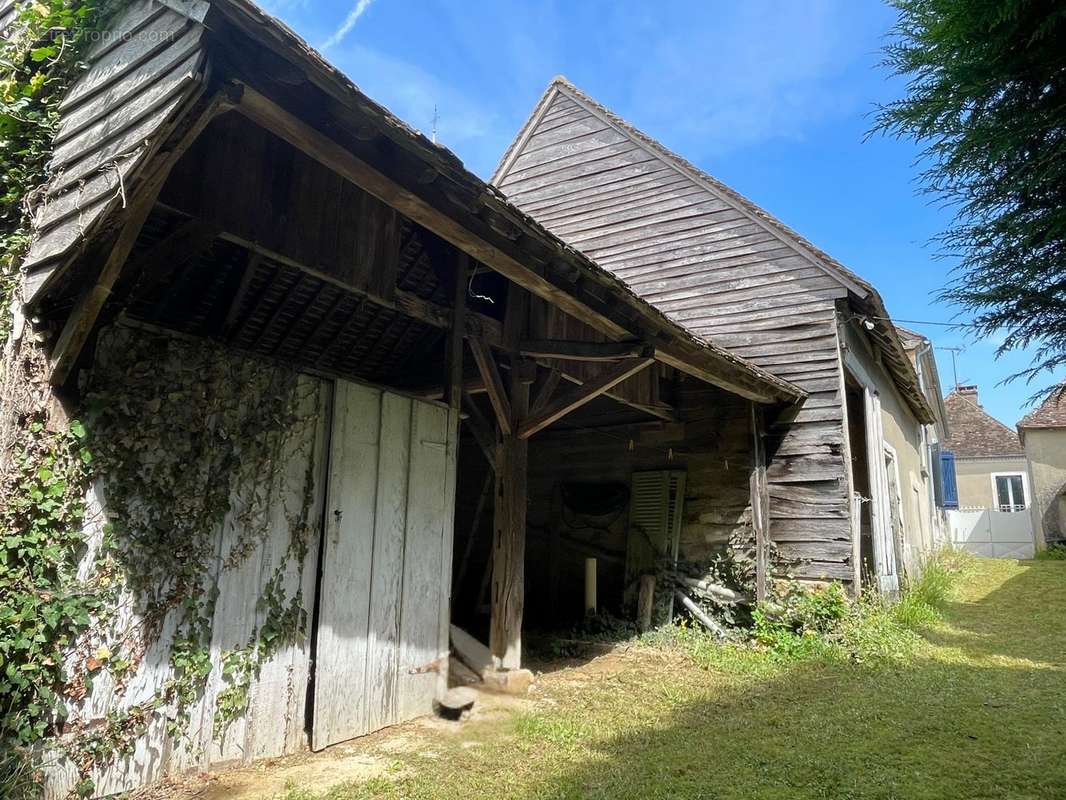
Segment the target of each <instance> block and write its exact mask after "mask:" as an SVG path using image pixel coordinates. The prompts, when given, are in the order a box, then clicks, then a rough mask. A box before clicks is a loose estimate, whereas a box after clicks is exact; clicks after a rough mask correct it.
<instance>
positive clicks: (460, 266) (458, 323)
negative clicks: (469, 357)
mask: <svg viewBox="0 0 1066 800" xmlns="http://www.w3.org/2000/svg"><path fill="white" fill-rule="evenodd" d="M469 269H470V256H468V255H467V254H466V253H464V252H462V251H459V253H458V256H457V258H456V262H455V286H454V290H453V292H452V326H451V330H450V331H449V332H448V370H447V376H446V380H447V382H448V406H449V407H450V408H451V409H452V410H453V411H455V412H458V411H459V408H460V406H461V405H462V403H463V340H464V339H465V337H466V276H467V272H468V271H469Z"/></svg>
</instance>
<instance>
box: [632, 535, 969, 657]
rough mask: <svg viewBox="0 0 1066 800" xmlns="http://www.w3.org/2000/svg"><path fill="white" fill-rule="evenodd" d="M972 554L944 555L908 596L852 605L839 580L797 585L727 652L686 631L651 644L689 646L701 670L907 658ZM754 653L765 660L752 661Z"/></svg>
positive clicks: (757, 615)
mask: <svg viewBox="0 0 1066 800" xmlns="http://www.w3.org/2000/svg"><path fill="white" fill-rule="evenodd" d="M970 561H971V557H970V556H968V555H966V554H965V553H962V552H960V551H955V550H949V549H945V550H941V551H940V552H938V553H937V554H936V555H934V556H932V557H930V558H929V559H927V560H926V561H925V563H924V564H923V565H922V567H921V571H920V573H919V574H918V575H917V576H916V577H914V578H913V579H912V580H910V581H907V582H906V583H905V584H904V586H903V587H902V589H901V592H900V596H899V598H898V599H896V600H894V601H890V600H887V599H886V598H885V597H884V596H882V595H881V594H879V593H876V592H869V593H866V594H864V595H863V596H862V597H861V598H859V599H858V600H856V601H852V600H850V599H849V598H848V597H847V595H846V594H845V592H844V589H843V588H842V587H841V586H840V584H839V583H831V584H828V585H826V586H823V587H819V588H813V589H811V588H802V587H800V588H796V589H794V590H793V591H791V592H790V593H789V594H788V595H787V596H786V597H785V598H783V599H782V600H780V601H778V602H775V603H766V604H762V605H760V606H759V607H758V608H756V609H755V610H754V613H753V615H752V619H753V625H752V628H751V630H750V631H749V632H748V637H747V640H746V641H745V642H743V643H742V644H741V645H740V646H739V647H723V646H722V645H721V643H720V642H718V641H717V640H715V639H713V638H711V637H709V636H708V635H706V634H704V633H701V632H696V631H691V630H689V629H688V628H686V627H682V628H681V629H680V630H679V629H677V628H675V629H674V632H673V633H670V634H669V635H668V634H667V633H666V632H665V631H659V632H657V633H655V634H654V635H652V636H650V637H646V639H647V640H648V641H651V642H653V643H654V642H659V643H662V644H666V643H668V642H672V643H674V644H679V645H681V646H682V647H683V648H684V649H685V650H687V651H688V652H689V653H690V655H691V656H692V657H693V659H694V660H695V661H696V662H697V663H698V664H700V665H701V666H704V667H707V668H718V669H722V670H726V671H728V670H730V669H733V668H737V667H739V668H741V669H742V670H743V671H744V672H746V673H751V672H753V671H755V670H756V668H757V666H758V664H759V662H762V663H763V665H764V666H765V665H767V664H777V665H778V666H780V665H781V664H782V663H787V662H792V661H810V660H821V661H870V660H879V659H891V658H896V657H900V656H905V655H907V654H909V653H911V652H913V651H914V649H915V648H916V647H917V646H918V645H919V644H920V643H921V642H922V637H921V635H920V631H921V630H922V629H923V628H927V627H929V626H931V625H935V624H936V623H937V622H939V621H940V619H941V615H942V612H943V610H944V608H945V607H946V605H947V603H948V601H949V600H950V598H951V593H952V591H953V589H954V587H955V585H956V584H957V582H958V580H959V577H960V575H961V574H962V573H963V572H964V571H965V569H966V568H967V566H968V564H969V563H970ZM752 651H755V654H757V655H760V656H761V657H760V658H756V659H754V660H753V659H752V658H751V655H752Z"/></svg>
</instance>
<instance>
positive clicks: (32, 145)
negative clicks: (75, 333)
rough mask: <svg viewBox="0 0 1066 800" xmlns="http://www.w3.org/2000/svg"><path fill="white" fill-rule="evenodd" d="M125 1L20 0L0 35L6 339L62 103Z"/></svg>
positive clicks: (0, 272)
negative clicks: (88, 51) (97, 34)
mask: <svg viewBox="0 0 1066 800" xmlns="http://www.w3.org/2000/svg"><path fill="white" fill-rule="evenodd" d="M122 5H123V3H121V2H120V0H82V1H81V2H79V1H78V0H31V2H19V3H18V4H17V7H16V8H17V10H16V15H15V19H14V21H13V22H12V23H11V25H10V27H9V29H8V30H7V31H5V32H3V33H4V36H3V39H2V40H0V237H2V238H0V308H2V312H0V313H3V315H4V318H3V320H2V323H0V331H2V335H0V341H3V340H4V339H6V338H7V336H8V334H9V332H10V321H11V318H10V305H11V300H12V299H13V298H14V297H15V295H16V292H17V289H18V284H19V264H20V262H21V260H22V257H23V255H24V253H25V251H26V247H27V246H28V244H29V242H30V238H31V236H32V228H31V224H30V220H31V218H32V213H33V210H34V206H35V203H36V200H37V197H38V196H39V194H40V188H41V186H42V184H44V182H45V180H46V178H47V172H46V163H47V161H48V159H49V157H50V156H51V152H52V139H53V137H54V135H55V131H56V126H57V125H58V123H59V103H60V101H61V100H62V98H63V95H64V94H65V93H66V91H67V89H68V88H69V86H70V85H71V83H72V81H73V80H74V79H75V78H76V77H77V76H78V75H79V74H80V73H81V71H82V70H83V69H84V66H85V65H84V63H83V62H82V55H83V53H84V51H85V49H86V47H87V46H88V45H89V44H90V43H91V40H92V38H93V34H94V33H95V32H96V31H99V30H100V29H101V28H102V27H103V25H104V24H105V22H106V20H107V19H108V18H109V17H110V15H111V14H113V13H114V11H115V10H116V9H118V8H120V7H121V6H122Z"/></svg>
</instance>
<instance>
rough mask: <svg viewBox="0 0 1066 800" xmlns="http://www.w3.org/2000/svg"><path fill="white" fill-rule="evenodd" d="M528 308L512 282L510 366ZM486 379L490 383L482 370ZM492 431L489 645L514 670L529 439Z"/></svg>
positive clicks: (515, 387)
mask: <svg viewBox="0 0 1066 800" xmlns="http://www.w3.org/2000/svg"><path fill="white" fill-rule="evenodd" d="M527 310H528V295H527V294H526V293H525V292H524V291H522V290H521V288H520V287H518V286H516V285H514V284H512V285H511V289H510V292H509V294H508V299H507V320H506V322H505V323H504V336H505V339H506V341H507V343H508V345H509V350H510V354H511V359H512V367H517V366H518V359H519V354H518V340H519V337H520V336H521V334H522V332H523V330H524V328H525V322H526V313H527ZM479 365H480V362H479ZM521 373H522V370H520V369H517V368H513V369H512V370H511V375H510V378H511V401H510V406H511V409H512V411H513V413H514V414H516V415H519V417H524V416H525V415H526V413H527V412H528V411H529V384H528V383H527V382H526V381H525V379H524V378H525V376H523V375H522V374H521ZM485 382H486V385H488V384H489V383H490V380H489V378H488V377H487V376H486V381H485ZM490 396H491V392H490ZM497 436H498V441H499V453H500V457H499V465H500V466H499V469H497V470H496V509H495V519H494V531H493V547H492V557H493V561H492V617H491V622H490V627H489V650H490V651H491V652H492V660H493V664H494V665H495V667H496V668H497V669H500V670H517V669H520V668H521V666H522V613H523V610H524V607H525V556H526V491H527V478H528V455H529V444H528V443H527V442H526V441H525V440H524V439H520V438H519V437H518V436H517V435H516V434H515V432H514V429H513V427H512V428H511V429H510V430H506V431H505V430H504V429H503V426H502V425H501V426H500V429H499V430H498V433H497Z"/></svg>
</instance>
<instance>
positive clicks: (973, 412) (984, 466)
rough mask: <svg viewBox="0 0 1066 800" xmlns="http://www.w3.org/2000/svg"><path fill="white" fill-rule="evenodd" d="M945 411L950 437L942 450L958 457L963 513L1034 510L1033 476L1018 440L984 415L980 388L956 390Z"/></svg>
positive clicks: (959, 489) (952, 392) (960, 502)
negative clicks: (1030, 473)
mask: <svg viewBox="0 0 1066 800" xmlns="http://www.w3.org/2000/svg"><path fill="white" fill-rule="evenodd" d="M944 407H945V409H946V411H947V424H948V432H949V435H948V438H947V439H946V440H945V441H944V442H943V444H942V447H943V448H944V449H945V450H948V451H950V452H952V453H954V454H955V474H956V477H957V480H958V500H959V508H962V509H978V508H981V509H993V510H999V511H1022V510H1024V509H1026V508H1028V507H1029V502H1030V493H1029V478H1028V474H1027V473H1028V470H1027V468H1026V463H1025V451H1024V450H1023V448H1022V443H1021V440H1020V439H1019V438H1018V434H1017V433H1015V432H1014V431H1013V430H1011V429H1010V428H1008V427H1007V426H1006V425H1004V424H1003V423H1002V422H1000V421H999V420H998V419H996V418H995V417H993V416H992V415H991V414H989V413H988V412H987V411H985V410H984V408H983V407H982V406H981V402H980V399H979V398H978V394H977V387H976V386H972V385H971V386H956V387H955V388H954V389H953V390H952V391H951V393H950V394H949V395H948V396H947V398H946V399H945V401H944Z"/></svg>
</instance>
